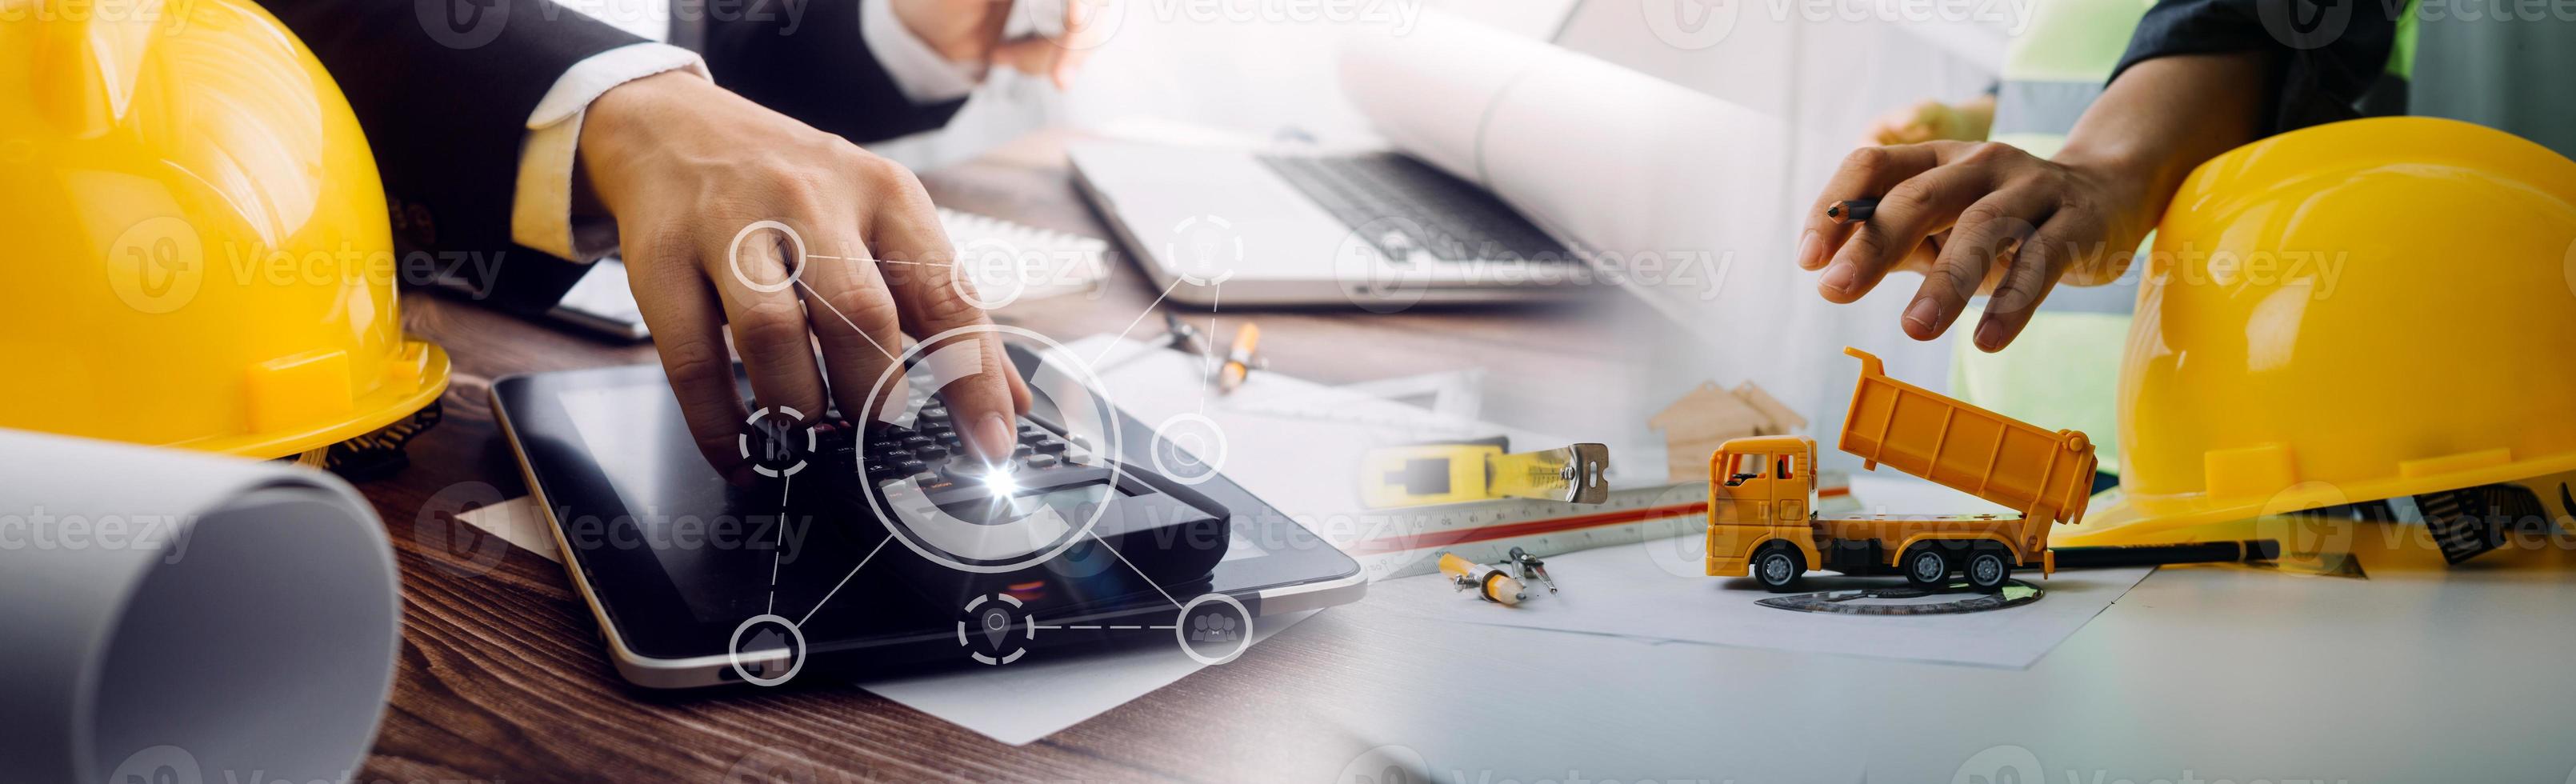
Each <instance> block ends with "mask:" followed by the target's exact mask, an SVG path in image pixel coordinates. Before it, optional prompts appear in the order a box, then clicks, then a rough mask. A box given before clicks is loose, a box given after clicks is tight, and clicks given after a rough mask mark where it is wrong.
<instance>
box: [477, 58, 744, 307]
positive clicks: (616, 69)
mask: <svg viewBox="0 0 2576 784" xmlns="http://www.w3.org/2000/svg"><path fill="white" fill-rule="evenodd" d="M681 69H687V70H688V71H689V72H690V73H694V74H697V75H698V76H700V77H708V74H707V64H706V61H705V60H703V59H700V58H699V57H698V55H697V53H695V52H691V51H689V50H687V49H682V48H679V47H676V46H671V45H669V44H657V43H637V44H628V45H625V46H620V47H617V48H615V49H610V50H608V51H605V52H600V53H598V54H595V55H591V56H590V57H588V58H585V59H583V60H582V61H581V62H578V63H574V64H573V66H572V68H570V69H567V70H565V71H564V74H563V76H561V77H558V78H556V79H555V84H554V87H552V88H550V89H548V90H546V94H545V97H543V98H540V99H538V100H537V108H536V110H535V111H532V112H529V113H528V136H527V139H526V140H525V141H524V142H522V143H521V144H520V146H519V181H518V187H517V189H516V191H515V192H514V193H513V194H512V197H511V200H510V239H511V240H512V241H515V242H517V243H519V244H521V245H526V246H528V247H531V248H535V249H537V250H541V251H545V252H547V253H551V254H554V255H556V256H561V257H563V258H566V259H571V260H573V261H576V262H585V263H586V262H589V261H592V260H595V259H598V258H599V257H602V256H606V255H608V254H609V253H610V252H613V251H615V250H617V223H616V221H615V220H613V219H611V218H609V217H608V216H606V215H589V216H576V215H573V214H572V190H573V164H574V163H575V162H576V161H577V160H579V152H580V146H581V117H582V112H583V111H584V110H586V109H588V108H589V107H590V102H591V101H593V100H595V99H597V98H599V96H600V94H601V93H605V92H608V90H609V88H612V87H616V86H618V85H621V84H625V83H627V82H631V81H634V80H637V79H642V78H644V77H647V76H652V75H654V74H658V73H662V72H664V71H676V70H681ZM708 78H711V77H708Z"/></svg>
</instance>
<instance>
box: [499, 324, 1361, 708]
mask: <svg viewBox="0 0 2576 784" xmlns="http://www.w3.org/2000/svg"><path fill="white" fill-rule="evenodd" d="M1035 356H1036V355H1035V354H1032V353H1030V352H1028V351H1026V350H1023V349H1022V348H1020V347H1018V346H1013V347H1012V349H1011V358H1012V360H1013V361H1014V362H1015V363H1017V364H1019V365H1020V366H1021V369H1022V370H1023V372H1024V375H1026V374H1028V371H1031V370H1033V369H1034V366H1035V363H1036V362H1037V360H1036V358H1035ZM929 391H934V392H935V388H933V389H931V390H929ZM748 394H749V393H748V387H746V388H745V395H746V397H748ZM491 402H492V407H493V411H494V413H495V415H496V416H497V418H498V419H499V421H500V423H501V428H502V431H503V433H504V434H505V436H506V437H507V438H508V439H509V441H510V444H511V447H512V449H513V451H514V452H516V454H517V455H518V458H519V464H520V466H521V468H522V469H523V470H524V471H525V472H526V474H527V480H528V486H529V488H530V490H531V492H532V493H534V495H535V497H536V500H537V502H538V503H539V505H540V506H542V507H543V508H544V509H545V513H546V515H547V517H548V519H549V521H550V522H551V523H552V526H553V529H554V533H555V536H556V540H557V544H558V545H559V546H560V547H561V549H562V552H563V553H564V554H565V556H566V557H565V559H564V567H565V570H566V571H567V572H569V573H570V575H571V577H572V581H573V583H574V585H575V587H576V588H578V589H579V590H580V592H581V594H582V596H583V598H584V599H586V600H587V601H588V602H589V604H590V607H591V610H592V612H593V613H594V614H595V615H596V616H597V618H598V621H599V625H600V629H601V631H602V633H603V636H604V637H605V641H606V643H607V646H608V650H609V654H610V656H611V658H612V659H614V660H615V661H616V663H617V667H618V670H619V672H620V673H621V674H622V675H624V676H625V677H626V679H627V680H629V681H632V682H634V683H636V684H638V685H642V686H648V687H657V688H680V687H693V686H708V685H716V684H722V683H731V682H744V681H748V682H752V683H760V684H774V683H778V682H783V681H786V680H788V679H789V678H791V677H798V676H812V675H815V674H818V673H829V674H830V675H832V676H836V677H844V678H866V677H870V676H875V675H885V674H892V673H897V672H904V671H916V670H920V669H924V668H937V667H944V666H966V667H974V666H1006V665H1007V664H1009V663H1011V662H1015V661H1019V660H1022V659H1024V658H1026V657H1029V656H1042V657H1043V656H1063V655H1079V653H1080V652H1081V651H1083V650H1085V649H1092V648H1131V647H1136V646H1154V645H1163V646H1171V647H1172V648H1173V649H1174V650H1173V653H1172V655H1175V656H1180V655H1187V656H1191V657H1193V658H1197V659H1199V660H1201V661H1211V662H1213V661H1224V660H1227V659H1230V658H1231V657H1232V655H1233V654H1234V653H1239V652H1240V651H1241V650H1242V646H1243V645H1247V644H1248V643H1249V640H1250V633H1251V631H1252V627H1253V626H1254V625H1255V624H1256V623H1257V622H1258V619H1259V618H1260V617H1262V616H1270V615H1278V614H1281V613H1290V612H1297V611H1303V610H1309V609H1315V608H1320V607H1325V606H1329V605H1334V604H1341V603H1345V602H1349V601H1352V600H1355V599H1357V598H1359V597H1360V595H1361V594H1362V592H1363V591H1364V590H1365V584H1364V578H1363V576H1362V575H1361V573H1360V569H1359V567H1358V565H1357V564H1356V563H1355V562H1353V561H1352V560H1351V559H1350V558H1349V557H1348V556H1345V555H1343V554H1342V553H1341V552H1340V551H1338V550H1336V549H1334V548H1333V547H1332V546H1331V545H1329V544H1326V543H1325V542H1323V541H1322V540H1321V539H1320V538H1318V537H1316V536H1315V535H1314V534H1312V533H1311V532H1309V531H1307V530H1306V529H1305V528H1304V527H1303V526H1301V525H1299V524H1298V523H1297V522H1295V521H1294V520H1291V519H1289V518H1288V517H1287V516H1286V515H1285V514H1282V513H1281V512H1279V511H1278V510H1277V509H1274V508H1272V507H1271V506H1270V505H1268V504H1265V503H1263V502H1262V501H1261V500H1260V499H1258V498H1255V497H1253V496H1252V495H1251V494H1250V493H1247V492H1245V491H1244V490H1243V489H1242V488H1240V487H1238V486H1236V485H1235V484H1234V483H1233V482H1231V481H1228V480H1227V479H1226V478H1225V477H1224V476H1223V475H1221V474H1208V475H1205V476H1198V477H1192V478H1191V480H1190V481H1189V482H1187V483H1183V482H1177V481H1174V480H1172V479H1171V478H1169V477H1164V476H1161V475H1159V474H1156V473H1154V472H1153V471H1151V470H1150V469H1145V468H1142V467H1143V466H1150V465H1155V464H1156V463H1154V462H1153V460H1152V458H1151V455H1152V452H1150V451H1149V450H1156V449H1163V450H1169V449H1172V448H1173V447H1172V446H1171V445H1170V444H1169V443H1165V442H1161V441H1159V440H1158V439H1156V438H1155V435H1154V433H1153V431H1152V429H1151V428H1149V427H1146V426H1144V425H1142V424H1140V423H1138V422H1137V421H1136V420H1135V419H1133V418H1131V417H1128V416H1126V415H1125V414H1123V413H1118V412H1115V411H1114V409H1113V410H1111V411H1110V413H1109V415H1108V416H1107V417H1106V418H1105V420H1106V422H1107V423H1108V424H1106V426H1107V427H1114V428H1116V429H1117V433H1116V435H1115V436H1113V437H1111V438H1109V439H1106V440H1107V441H1112V442H1116V444H1117V446H1116V447H1114V449H1115V451H1116V452H1118V454H1102V455H1098V456H1095V457H1093V458H1091V459H1088V460H1084V461H1082V462H1083V464H1084V465H1076V464H1075V461H1074V460H1073V459H1071V458H1072V457H1074V456H1079V455H1081V454H1082V453H1083V451H1084V449H1085V448H1086V447H1090V448H1093V449H1096V450H1099V451H1103V452H1106V451H1110V450H1111V449H1112V447H1111V446H1110V445H1109V444H1104V443H1088V442H1085V441H1084V439H1083V438H1082V437H1081V435H1079V434H1073V433H1063V432H1056V431H1057V430H1060V426H1058V425H1056V424H1055V423H1053V422H1050V421H1048V420H1047V419H1046V418H1045V417H1044V414H1045V413H1046V411H1045V408H1046V401H1045V400H1044V399H1043V397H1042V399H1041V401H1040V410H1039V411H1033V412H1032V417H1031V418H1030V420H1029V421H1024V422H1022V423H1021V427H1022V430H1023V432H1022V433H1021V436H1022V438H1023V441H1022V443H1021V446H1020V452H1019V454H1020V455H1021V456H1022V457H1023V459H1021V460H1017V461H1014V463H1015V467H1016V470H1017V471H1019V472H1020V473H1018V474H1016V476H1017V477H1019V478H1020V479H1021V480H1022V481H1020V482H1017V483H1007V482H1006V483H1005V486H1004V487H1003V488H1002V489H1001V490H999V491H995V490H993V489H991V488H981V487H980V485H981V483H979V482H975V481H973V478H972V477H965V476H958V475H957V474H956V472H955V470H954V468H953V467H952V466H951V465H949V464H950V463H958V464H962V456H959V455H953V454H950V450H949V449H948V448H947V446H948V445H953V444H954V441H953V439H951V440H949V441H947V442H945V445H943V443H942V442H941V441H940V439H939V437H940V436H945V435H947V433H944V432H942V431H943V430H944V429H945V428H944V425H943V424H942V423H940V422H938V421H936V420H935V419H932V418H930V417H929V416H928V415H929V414H936V413H938V412H939V409H938V407H937V403H936V399H935V396H931V397H929V399H928V402H927V405H926V409H925V408H924V407H922V406H916V410H917V411H920V412H921V416H922V417H923V418H922V419H921V420H920V421H907V423H906V424H908V425H911V426H912V427H911V428H908V429H902V430H900V431H899V432H898V433H896V434H893V435H889V434H887V433H885V432H883V428H871V427H867V426H864V425H855V426H854V425H849V424H848V423H846V422H842V423H839V426H837V427H835V426H834V424H833V423H834V422H835V421H836V420H835V418H834V415H833V414H831V413H829V412H826V413H824V414H821V415H820V416H819V418H820V419H821V420H823V421H824V422H825V424H824V426H823V427H822V428H820V430H821V434H820V435H819V436H818V435H811V433H812V432H813V431H812V430H810V429H807V430H798V429H793V428H768V429H764V428H763V427H760V426H759V425H760V424H761V422H760V419H761V414H759V413H755V414H754V416H753V419H752V421H751V422H747V423H746V427H745V428H744V431H745V435H744V440H743V442H742V443H743V446H744V449H745V450H746V451H747V452H749V451H763V452H768V451H784V452H789V453H792V454H787V455H785V456H784V457H785V459H787V460H793V461H795V464H792V465H785V466H776V465H772V464H764V465H770V466H771V467H764V468H763V469H762V470H761V476H760V477H759V478H758V479H757V481H754V482H751V483H748V484H737V483H732V482H727V481H726V480H725V479H724V478H722V477H720V476H718V475H717V474H716V473H715V471H714V469H712V468H710V467H709V466H708V465H707V462H706V460H705V459H704V458H703V457H701V456H700V454H699V452H698V450H697V448H696V446H695V445H694V443H693V441H692V440H691V438H690V435H689V432H688V430H687V428H686V427H685V426H684V425H683V424H682V421H681V419H680V414H679V408H678V404H677V402H676V401H675V400H674V398H673V397H672V394H671V390H670V387H669V386H668V384H667V383H666V381H665V379H664V377H663V375H662V370H661V368H660V367H658V366H654V365H638V366H632V367H617V368H600V369H591V370H572V371H560V372H548V373H533V374H525V375H517V376H510V377H506V378H502V379H499V380H497V381H494V382H493V384H492V387H491ZM781 443H783V444H784V445H785V446H786V447H789V448H787V449H783V450H782V449H780V446H779V445H780V444H781ZM1167 454H1168V453H1167ZM1173 464H1175V461H1173V460H1171V459H1168V457H1167V459H1166V460H1165V462H1163V463H1162V465H1173ZM1050 477H1053V478H1052V479H1050ZM913 478H917V479H918V483H919V486H920V487H926V488H930V489H929V490H927V491H926V492H927V493H928V497H929V498H930V499H932V500H934V501H939V502H940V503H941V504H943V506H945V507H948V508H964V507H965V506H967V505H966V504H962V503H951V502H950V501H946V500H941V499H942V497H943V494H945V495H956V494H959V493H963V492H965V491H966V490H969V489H980V490H981V491H982V492H986V493H988V494H990V495H992V496H993V498H994V500H993V501H991V503H990V505H993V506H1006V507H1010V508H1017V509H1021V510H1028V509H1037V510H1038V511H1039V512H1040V513H1042V514H1053V513H1054V512H1052V511H1050V508H1052V509H1054V510H1061V512H1063V513H1064V516H1066V517H1069V518H1070V517H1078V516H1081V515H1083V514H1084V513H1086V512H1089V513H1091V514H1093V515H1094V518H1093V519H1098V520H1100V521H1101V522H1099V523H1097V524H1095V525H1094V526H1092V527H1091V528H1089V529H1088V530H1087V531H1086V532H1084V534H1083V535H1081V536H1079V537H1069V538H1078V539H1079V540H1080V541H1075V542H1073V544H1072V546H1067V547H1062V548H1060V549H1059V550H1052V551H1050V552H1049V554H1044V557H1043V558H1038V557H1032V558H1031V559H1030V560H1029V561H1028V563H1029V564H1030V565H1029V566H1026V567H1024V568H1017V569H982V570H969V569H963V568H959V567H958V562H957V561H956V560H953V559H951V558H943V557H934V556H938V555H944V553H941V552H940V551H938V550H937V549H936V547H935V546H932V547H925V546H923V543H922V542H921V541H919V540H920V537H917V536H903V537H899V536H898V533H900V532H905V531H906V530H907V529H906V528H905V527H904V526H902V525H900V524H898V525H893V526H890V525H888V524H887V522H886V520H887V519H888V517H889V515H886V514H881V513H879V512H877V511H875V510H876V509H884V508H887V507H886V506H885V499H886V496H883V495H880V496H879V497H878V500H879V503H878V504H876V505H874V506H871V504H869V503H867V496H866V493H867V492H869V489H870V488H871V487H879V486H882V487H889V488H891V487H895V486H896V485H897V484H900V485H902V487H903V488H904V489H906V490H913V489H914V487H915V483H914V481H912V479H913ZM951 478H955V479H956V480H958V481H957V482H956V483H951V482H950V481H949V480H950V479H951ZM870 480H875V481H870ZM916 500H919V497H918V496H916ZM972 530H976V531H984V530H987V529H984V528H980V527H978V528H972ZM992 530H1002V529H992ZM906 539H911V540H912V541H906ZM890 543H893V544H890ZM1113 545H1114V546H1113ZM965 563H966V565H968V566H973V565H976V564H977V563H980V562H976V561H973V560H971V559H968V560H967V561H966V562H965Z"/></svg>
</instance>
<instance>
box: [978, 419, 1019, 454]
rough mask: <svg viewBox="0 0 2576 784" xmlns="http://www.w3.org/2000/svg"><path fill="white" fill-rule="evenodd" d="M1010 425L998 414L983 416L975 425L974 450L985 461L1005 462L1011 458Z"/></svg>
mask: <svg viewBox="0 0 2576 784" xmlns="http://www.w3.org/2000/svg"><path fill="white" fill-rule="evenodd" d="M1011 445H1012V439H1011V423H1010V422H1008V421H1005V420H1003V419H1002V415H1000V414H985V415H984V418H983V419H982V420H979V421H977V422H976V423H975V450H976V451H979V452H982V453H984V454H983V457H984V459H985V460H987V461H995V460H1006V459H1009V458H1010V456H1011Z"/></svg>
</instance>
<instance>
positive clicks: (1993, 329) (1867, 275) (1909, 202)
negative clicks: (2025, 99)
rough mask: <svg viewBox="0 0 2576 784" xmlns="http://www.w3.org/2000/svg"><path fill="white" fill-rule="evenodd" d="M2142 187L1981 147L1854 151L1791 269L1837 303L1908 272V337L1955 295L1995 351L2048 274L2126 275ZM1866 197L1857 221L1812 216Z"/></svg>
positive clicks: (1924, 333) (1918, 334)
mask: <svg viewBox="0 0 2576 784" xmlns="http://www.w3.org/2000/svg"><path fill="white" fill-rule="evenodd" d="M2143 182H2144V178H2142V177H2137V176H2134V175H2133V174H2132V173H2130V172H2127V171H2125V170H2122V169H2121V168H2119V167H2116V166H2110V165H2094V164H2070V163H2059V162H2055V161H2048V160H2042V159H2040V158H2039V157H2037V156H2034V155H2031V154H2030V153H2027V152H2023V151H2022V150H2021V149H2020V148H2017V147H2013V146H2011V145H2007V144H1999V143H1995V142H1949V141H1939V142H1925V143H1922V144H1906V145H1897V146H1893V147H1864V148H1861V149H1858V150H1854V151H1852V154H1851V155H1850V157H1847V158H1845V159H1843V166H1842V170H1841V171H1838V172H1836V173H1835V174H1834V177H1833V179H1832V181H1830V182H1828V183H1826V185H1825V188H1824V191H1823V192H1822V193H1821V194H1819V195H1818V196H1817V197H1816V204H1815V206H1814V207H1813V208H1812V209H1810V210H1809V211H1808V213H1807V226H1806V232H1805V234H1803V235H1802V236H1801V238H1800V240H1799V251H1798V266H1799V267H1800V268H1802V269H1807V270H1816V269H1823V270H1824V271H1825V274H1824V275H1823V277H1822V278H1821V279H1820V280H1819V282H1818V284H1817V291H1818V293H1821V294H1823V295H1824V297H1825V299H1827V300H1829V301H1833V302H1845V303H1847V302H1851V301H1854V300H1857V299H1860V298H1861V296H1862V295H1864V294H1867V293H1869V291H1870V289H1872V288H1875V287H1876V286H1877V285H1878V281H1879V279H1880V278H1882V277H1885V276H1886V275H1887V273H1888V272H1890V271H1892V270H1907V271H1911V272H1918V273H1922V274H1923V285H1922V287H1921V288H1920V289H1919V290H1917V291H1916V292H1915V294H1914V301H1913V302H1912V303H1911V304H1909V305H1907V306H1906V308H1905V317H1904V322H1905V334H1907V335H1909V336H1911V337H1913V338H1914V339H1916V340H1930V339H1932V338H1934V337H1938V336H1940V334H1941V333H1942V332H1944V331H1947V330H1948V329H1949V328H1950V323H1951V322H1952V321H1953V320H1955V319H1957V318H1958V317H1959V314H1960V313H1962V312H1964V311H1965V310H1966V309H1967V305H1968V298H1969V297H1972V296H1976V295H1979V294H1985V295H1990V296H1991V297H1992V299H1991V300H1990V301H1989V302H1988V305H1987V308H1986V315H1985V319H1984V322H1983V323H1981V324H1979V325H1978V326H1977V332H1976V343H1977V347H1978V348H1980V349H1984V350H1986V351H1995V350H1998V349H2001V348H2003V347H2004V345H2005V344H2007V343H2010V342H2012V339H2013V337H2014V336H2015V335H2019V334H2021V328H2022V327H2023V326H2024V325H2026V324H2028V323H2030V317H2031V313H2032V312H2033V311H2034V310H2035V309H2036V308H2037V307H2038V305H2039V303H2040V301H2041V300H2043V299H2045V298H2047V296H2048V291H2049V289H2050V288H2052V287H2054V286H2056V285H2057V283H2058V282H2059V281H2060V280H2061V279H2063V280H2067V281H2069V282H2073V283H2076V284H2079V285H2098V284H2101V283H2107V282H2110V281H2111V280H2113V279H2116V278H2118V277H2119V276H2120V273H2121V272H2122V271H2123V270H2125V269H2127V267H2128V261H2129V256H2130V255H2131V251H2132V250H2133V249H2135V248H2136V247H2137V245H2138V240H2140V239H2141V238H2144V237H2145V236H2146V234H2147V232H2148V231H2149V230H2151V229H2153V228H2154V227H2155V219H2156V210H2155V209H2150V208H2148V205H2147V195H2146V193H2145V189H2144V187H2143ZM1878 194H1885V196H1883V197H1880V198H1879V202H1878V208H1877V210H1876V212H1875V213H1874V214H1872V215H1870V217H1869V220H1867V221H1865V222H1860V223H1835V222H1834V221H1833V220H1832V219H1831V218H1827V217H1825V214H1824V211H1825V208H1826V206H1828V205H1831V204H1833V203H1834V202H1837V201H1842V200H1845V199H1858V198H1864V197H1870V196H1876V195H1878ZM2154 206H2155V207H2159V208H2160V207H2162V206H2163V205H2162V204H2161V203H2158V204H2156V205H2154Z"/></svg>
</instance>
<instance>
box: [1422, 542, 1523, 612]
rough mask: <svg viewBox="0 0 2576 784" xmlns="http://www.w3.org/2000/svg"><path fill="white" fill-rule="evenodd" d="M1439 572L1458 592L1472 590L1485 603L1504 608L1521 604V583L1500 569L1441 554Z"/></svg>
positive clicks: (1452, 555) (1454, 555)
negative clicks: (1446, 577)
mask: <svg viewBox="0 0 2576 784" xmlns="http://www.w3.org/2000/svg"><path fill="white" fill-rule="evenodd" d="M1440 572H1441V573H1442V574H1446V575H1449V581H1450V582H1452V583H1456V584H1457V588H1458V590H1462V591H1463V590H1466V589H1469V588H1474V589H1476V595H1478V596H1482V597H1484V599H1485V601H1489V602H1493V603H1495V604H1500V605H1503V606H1506V607H1508V606H1511V605H1515V604H1520V603H1521V598H1522V594H1521V581H1519V580H1515V579H1512V576H1511V575H1509V574H1506V573H1504V572H1503V570H1502V568H1501V567H1496V566H1488V565H1485V564H1480V563H1476V562H1474V561H1470V560H1467V559H1465V558H1460V557H1458V554H1457V553H1450V552H1442V553H1441V554H1440Z"/></svg>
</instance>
